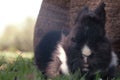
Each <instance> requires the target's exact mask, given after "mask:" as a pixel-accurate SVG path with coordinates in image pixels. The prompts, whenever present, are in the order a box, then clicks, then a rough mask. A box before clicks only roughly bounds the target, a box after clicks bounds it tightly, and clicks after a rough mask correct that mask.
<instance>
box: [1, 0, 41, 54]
mask: <svg viewBox="0 0 120 80" xmlns="http://www.w3.org/2000/svg"><path fill="white" fill-rule="evenodd" d="M41 2H42V0H1V1H0V51H10V52H11V51H12V52H13V51H22V52H31V51H33V32H34V25H35V22H36V19H37V16H38V13H39V10H40V6H41Z"/></svg>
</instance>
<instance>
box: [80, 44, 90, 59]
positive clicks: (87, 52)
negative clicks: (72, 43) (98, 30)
mask: <svg viewBox="0 0 120 80" xmlns="http://www.w3.org/2000/svg"><path fill="white" fill-rule="evenodd" d="M82 54H83V55H84V56H86V57H87V56H90V55H91V50H90V48H89V47H88V46H87V45H85V46H84V47H83V48H82Z"/></svg>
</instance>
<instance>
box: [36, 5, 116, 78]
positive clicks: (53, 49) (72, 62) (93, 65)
mask: <svg viewBox="0 0 120 80" xmlns="http://www.w3.org/2000/svg"><path fill="white" fill-rule="evenodd" d="M104 8H105V4H104V3H101V4H100V5H99V6H98V7H97V8H96V9H95V10H93V11H92V10H89V9H88V7H84V8H83V9H82V10H81V11H80V12H79V14H78V17H77V19H76V23H75V26H74V27H73V29H72V30H71V32H70V33H69V34H68V35H67V36H63V35H62V33H61V32H60V31H52V32H49V33H47V34H46V35H45V36H44V37H43V39H42V40H41V41H40V43H39V44H38V46H37V47H36V48H35V62H36V65H37V66H38V68H39V69H40V71H41V72H43V73H44V74H45V75H46V76H47V77H50V78H53V77H55V76H57V75H59V74H61V73H62V74H68V75H69V72H71V73H74V72H76V71H78V70H80V72H81V73H82V75H84V74H87V75H86V79H87V80H94V78H95V75H96V73H97V72H99V73H100V76H101V78H102V79H103V80H107V78H109V79H112V78H113V77H115V69H116V66H117V56H116V54H115V53H114V52H113V51H112V48H111V44H110V42H109V40H108V39H107V38H106V36H105V21H106V20H105V19H106V17H105V15H106V14H105V9H104Z"/></svg>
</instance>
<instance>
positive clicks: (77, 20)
mask: <svg viewBox="0 0 120 80" xmlns="http://www.w3.org/2000/svg"><path fill="white" fill-rule="evenodd" d="M88 11H89V9H88V6H85V7H83V8H82V9H81V10H80V11H79V12H78V14H77V17H76V20H75V24H76V23H78V22H79V20H80V18H81V16H83V15H84V14H86V13H88Z"/></svg>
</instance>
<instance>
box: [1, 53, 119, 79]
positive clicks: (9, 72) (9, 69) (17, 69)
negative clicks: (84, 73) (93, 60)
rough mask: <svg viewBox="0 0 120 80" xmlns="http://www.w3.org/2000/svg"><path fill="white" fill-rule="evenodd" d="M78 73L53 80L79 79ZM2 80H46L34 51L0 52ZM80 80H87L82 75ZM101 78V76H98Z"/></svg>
mask: <svg viewBox="0 0 120 80" xmlns="http://www.w3.org/2000/svg"><path fill="white" fill-rule="evenodd" d="M77 78H78V73H76V74H74V75H70V76H58V77H56V78H55V79H53V80H78V79H77ZM0 80H45V79H44V76H43V75H42V74H41V73H40V72H39V71H38V70H37V68H36V66H35V65H34V59H33V53H30V52H27V53H21V52H6V51H4V52H0ZM80 80H85V79H84V77H81V79H80ZM96 80H99V77H97V78H96ZM116 80H120V78H118V79H116Z"/></svg>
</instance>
